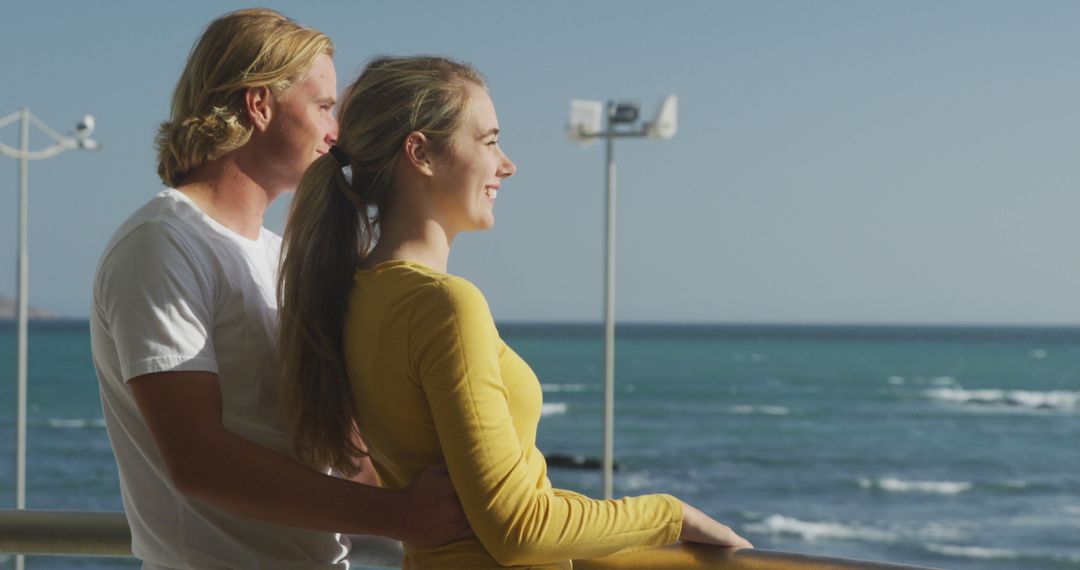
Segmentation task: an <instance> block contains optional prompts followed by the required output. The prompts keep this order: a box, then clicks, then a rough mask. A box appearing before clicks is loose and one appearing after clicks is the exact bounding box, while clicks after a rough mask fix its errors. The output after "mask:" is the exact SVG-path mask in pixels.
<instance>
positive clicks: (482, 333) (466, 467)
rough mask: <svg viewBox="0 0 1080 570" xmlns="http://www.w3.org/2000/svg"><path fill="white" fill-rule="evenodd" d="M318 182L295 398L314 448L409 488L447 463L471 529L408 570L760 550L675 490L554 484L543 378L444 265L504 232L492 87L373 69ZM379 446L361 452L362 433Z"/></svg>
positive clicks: (342, 465)
mask: <svg viewBox="0 0 1080 570" xmlns="http://www.w3.org/2000/svg"><path fill="white" fill-rule="evenodd" d="M339 123H340V131H339V135H338V141H337V143H336V145H335V146H334V147H333V148H332V149H331V152H330V153H328V155H327V156H324V157H322V158H320V159H318V160H316V161H315V163H314V164H313V165H312V167H311V168H310V169H308V171H307V173H306V174H305V176H304V179H303V181H302V182H301V185H300V188H299V189H298V191H297V195H296V198H295V200H294V202H293V209H292V212H291V214H290V217H289V221H288V224H287V227H286V230H285V249H286V251H287V255H286V257H285V261H284V262H283V265H282V272H281V276H280V282H279V294H280V296H281V298H280V301H281V334H280V343H279V347H280V350H281V355H282V358H283V359H284V366H285V376H284V379H285V385H284V389H285V393H284V395H283V402H284V403H285V406H286V416H287V421H288V424H289V426H290V427H291V429H292V433H293V434H294V438H295V440H294V443H295V445H296V448H297V452H298V454H299V455H300V457H302V458H304V459H306V460H308V461H310V462H311V463H313V464H315V465H317V466H319V467H325V466H332V467H334V468H337V469H338V470H340V471H343V472H347V473H351V472H354V471H355V470H356V469H358V468H359V466H360V462H361V460H362V459H364V457H365V456H370V458H371V459H372V460H373V463H374V465H375V469H376V471H377V472H378V474H379V476H380V479H381V480H382V481H383V483H384V484H386V485H387V486H389V487H391V488H398V487H404V486H406V485H408V484H409V483H410V482H411V481H412V480H413V479H414V478H416V477H417V476H418V475H419V474H420V473H421V472H422V470H423V468H424V466H426V465H428V464H430V463H432V462H436V461H440V460H442V461H445V463H446V465H447V468H448V469H449V473H450V478H451V480H452V481H453V483H454V486H455V488H456V489H457V492H458V497H459V498H460V500H461V502H462V506H463V507H464V510H465V513H466V516H467V517H468V519H469V522H470V524H471V525H472V528H473V530H474V532H475V534H476V536H475V538H470V539H466V540H462V541H458V542H454V543H451V544H449V545H446V546H443V547H438V548H420V547H418V546H416V545H412V544H408V543H406V545H405V552H406V558H405V567H406V568H493V567H502V566H515V565H528V566H530V567H544V568H570V567H571V566H572V565H571V562H570V560H571V559H574V558H590V557H599V556H604V555H608V554H612V553H616V552H621V551H626V550H630V549H638V548H645V547H651V546H661V545H667V544H671V543H674V542H676V541H678V540H680V539H681V540H687V541H699V542H706V543H712V544H719V545H727V546H749V543H748V542H746V541H745V540H744V539H742V538H741V537H739V536H738V535H736V534H735V533H734V532H732V530H731V529H730V528H728V527H727V526H724V525H722V524H720V523H718V522H716V521H714V520H712V519H710V518H709V517H707V516H705V515H703V514H702V513H701V512H700V511H698V510H696V509H694V508H692V507H690V506H688V505H686V504H684V503H682V502H681V501H679V500H678V499H676V498H674V497H672V496H669V495H649V496H641V497H630V498H624V499H620V500H617V501H598V500H592V499H589V498H587V497H584V496H582V495H579V494H576V493H572V492H569V491H563V490H559V489H553V488H552V487H551V484H550V482H549V481H548V479H547V476H546V471H547V470H546V464H545V461H544V457H543V455H542V454H541V453H540V451H539V450H537V448H536V445H535V437H536V427H537V422H538V421H539V419H540V401H541V393H540V384H539V382H538V381H537V378H536V376H535V375H534V374H533V372H532V370H531V369H530V368H529V366H528V365H527V364H526V363H525V362H524V361H523V360H522V359H521V358H520V357H518V356H517V355H516V354H515V353H514V352H513V350H511V349H510V348H509V347H508V346H507V345H506V344H505V343H503V342H502V340H501V339H500V338H499V333H498V331H497V330H496V328H495V324H494V322H493V320H492V317H491V313H490V311H489V310H488V307H487V304H486V302H485V301H484V297H483V295H482V294H481V293H480V291H479V290H478V289H477V288H476V287H475V286H473V285H472V284H471V283H469V282H468V281H466V280H465V279H462V278H460V277H456V276H454V275H451V274H449V273H448V272H447V259H448V256H449V254H450V248H451V245H452V244H453V241H454V238H455V236H457V235H458V234H459V233H461V232H467V231H477V230H485V229H488V228H491V227H492V225H493V224H494V223H495V214H494V208H495V201H496V199H497V195H498V192H499V190H500V188H501V185H502V183H503V181H504V180H505V179H507V178H509V177H510V176H512V175H513V174H514V171H515V169H516V167H515V166H514V163H513V162H511V161H510V159H509V158H508V157H507V156H506V155H505V154H504V153H503V151H502V150H501V149H500V147H499V123H498V120H497V118H496V114H495V107H494V105H493V104H492V101H491V98H490V97H489V96H488V93H487V90H486V88H485V86H484V81H483V78H482V77H481V76H480V74H479V73H478V72H477V71H475V70H474V69H473V68H471V67H469V66H467V65H464V64H461V63H457V62H454V61H450V60H447V59H443V58H436V57H415V58H382V59H377V60H375V61H373V62H371V63H370V64H369V65H368V66H367V67H366V68H365V69H364V71H363V73H362V74H361V75H360V77H359V79H357V81H356V83H355V84H353V85H352V86H351V87H350V88H349V89H348V90H347V92H346V95H345V96H344V101H343V106H342V108H341V112H340V113H339ZM357 429H358V430H359V433H362V434H363V436H364V440H365V441H366V443H367V445H369V446H370V447H369V448H366V449H363V448H362V445H363V444H361V443H359V441H360V440H359V436H358V433H357V432H356V430H357Z"/></svg>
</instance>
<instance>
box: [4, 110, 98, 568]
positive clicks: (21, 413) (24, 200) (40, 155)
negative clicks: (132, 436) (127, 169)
mask: <svg viewBox="0 0 1080 570" xmlns="http://www.w3.org/2000/svg"><path fill="white" fill-rule="evenodd" d="M16 120H18V121H19V127H20V136H19V148H17V149H16V148H12V147H9V146H7V145H5V144H3V143H0V153H2V154H4V155H5V156H10V157H12V158H14V159H16V160H18V161H19V207H18V209H19V223H18V227H19V230H18V232H19V245H18V252H19V253H18V259H19V261H18V275H17V277H16V281H17V287H16V294H15V295H16V299H17V300H16V305H17V309H16V311H17V314H18V325H17V329H18V333H17V334H18V349H17V354H18V356H17V360H18V364H17V369H18V372H17V386H18V388H17V395H16V403H15V407H16V411H15V508H16V509H20V510H21V509H25V508H26V345H27V317H28V308H29V302H28V297H29V284H30V278H29V254H28V250H27V244H26V242H27V230H28V223H29V207H28V194H27V184H28V177H29V170H30V164H29V162H30V161H31V160H40V159H44V158H50V157H53V156H56V155H58V154H60V153H61V152H64V151H65V150H68V149H73V148H74V149H81V150H97V149H98V148H99V145H98V143H97V141H96V140H94V139H92V138H90V134H91V133H92V132H93V131H94V118H93V117H92V116H90V115H86V116H85V117H83V120H82V121H80V122H79V123H77V124H76V125H75V129H74V132H72V134H71V135H70V136H65V135H61V134H60V133H57V132H56V131H54V130H52V129H51V128H49V126H48V125H46V124H45V123H44V122H42V121H41V119H38V118H37V117H35V116H34V115H32V114H31V113H30V110H29V109H27V108H26V107H23V108H22V109H20V110H18V111H16V112H14V113H12V114H10V115H8V116H6V117H4V118H2V119H0V127H5V126H7V125H9V124H11V123H13V122H15V121H16ZM31 123H33V124H34V126H36V127H37V128H38V129H39V130H41V131H42V132H43V133H45V134H46V135H47V136H48V137H49V138H51V139H53V141H55V142H54V144H53V145H52V146H50V147H47V148H44V149H42V150H37V151H31V150H30V124H31ZM15 567H16V568H17V569H19V570H21V569H22V567H23V557H22V556H19V557H17V558H16V561H15Z"/></svg>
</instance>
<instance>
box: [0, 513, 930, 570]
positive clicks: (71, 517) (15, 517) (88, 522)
mask: <svg viewBox="0 0 1080 570" xmlns="http://www.w3.org/2000/svg"><path fill="white" fill-rule="evenodd" d="M352 538H353V554H352V555H351V556H350V557H349V559H350V560H351V561H352V562H353V563H355V564H357V565H361V566H374V567H379V568H397V567H399V565H400V564H401V548H400V546H399V545H398V543H397V542H396V541H392V540H389V539H384V538H378V537H370V536H354V537H352ZM0 553H6V554H25V555H50V556H117V557H130V556H131V531H130V530H128V526H127V519H125V518H124V513H121V512H89V511H81V512H80V511H31V510H7V509H0ZM668 567H678V568H680V569H686V570H692V569H699V570H932V569H928V568H926V567H924V566H906V565H902V564H886V563H882V562H867V561H862V560H850V559H842V558H826V557H823V556H809V555H804V554H791V553H787V552H775V551H768V550H746V549H743V550H736V549H731V548H717V547H712V546H706V545H700V544H676V545H672V546H666V547H663V548H650V549H646V550H639V551H636V552H631V553H628V554H620V555H615V556H608V557H606V558H598V559H593V560H575V561H574V568H575V570H609V569H615V568H618V569H620V570H628V569H630V570H634V569H638V570H655V569H657V568H668Z"/></svg>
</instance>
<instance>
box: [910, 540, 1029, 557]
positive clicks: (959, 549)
mask: <svg viewBox="0 0 1080 570" xmlns="http://www.w3.org/2000/svg"><path fill="white" fill-rule="evenodd" d="M926 549H927V550H929V551H930V552H937V553H938V554H944V555H946V556H957V557H961V558H977V559H980V560H1006V559H1012V558H1019V557H1020V555H1019V554H1018V553H1017V552H1015V551H1013V550H1007V549H1004V548H986V547H983V546H955V545H951V544H934V543H928V544H927V545H926Z"/></svg>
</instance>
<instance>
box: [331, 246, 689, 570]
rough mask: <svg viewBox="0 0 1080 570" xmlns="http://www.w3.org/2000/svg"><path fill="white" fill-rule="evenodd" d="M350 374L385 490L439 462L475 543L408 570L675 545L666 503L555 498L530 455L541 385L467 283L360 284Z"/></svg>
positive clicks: (561, 561)
mask: <svg viewBox="0 0 1080 570" xmlns="http://www.w3.org/2000/svg"><path fill="white" fill-rule="evenodd" d="M344 345H345V346H344V348H345V360H346V367H347V370H348V374H349V380H350V382H351V383H352V389H353V396H354V397H355V399H356V405H357V412H358V414H359V418H358V422H359V427H360V429H361V431H362V433H363V434H364V439H365V441H366V442H367V444H368V446H369V447H370V453H371V458H372V460H373V463H374V464H375V469H376V471H377V473H378V475H379V477H380V479H381V480H382V482H383V484H385V485H386V486H388V487H390V488H401V487H405V486H407V485H408V484H409V483H410V482H411V481H412V480H413V479H414V478H416V477H417V476H418V475H419V474H420V473H421V472H422V471H423V470H424V469H425V468H426V467H428V466H430V465H432V464H433V463H437V462H440V461H445V462H446V465H447V467H448V468H449V471H450V479H451V481H452V482H453V484H454V488H455V489H456V490H457V493H458V497H459V499H460V500H461V504H462V507H463V508H464V510H465V515H466V517H468V519H469V523H470V524H471V525H472V528H473V531H474V532H475V534H476V538H474V539H469V540H463V541H459V542H454V543H451V544H449V545H446V546H442V547H439V548H431V549H420V548H416V547H413V546H411V545H409V544H406V545H405V562H404V565H405V568H496V567H503V566H514V565H527V566H531V567H542V568H560V569H566V568H572V564H571V562H570V560H571V559H574V558H579V559H580V558H593V557H599V556H604V555H608V554H613V553H616V552H623V551H626V550H630V549H637V548H645V547H651V546H662V545H667V544H672V543H674V542H675V541H676V540H677V539H678V536H679V532H680V530H681V527H682V505H681V503H679V501H678V500H677V499H675V498H674V497H672V496H670V495H646V496H641V497H630V498H623V499H619V500H605V501H600V500H593V499H589V498H587V497H585V496H582V495H579V494H576V493H572V492H569V491H563V490H559V489H552V488H551V482H550V481H549V480H548V478H547V464H546V462H545V461H544V456H543V455H542V454H541V453H540V451H539V450H538V449H537V448H536V426H537V422H538V421H539V420H540V409H541V403H542V401H541V400H542V393H541V390H540V383H539V381H538V380H537V378H536V375H535V374H534V373H533V371H532V369H530V368H529V366H528V364H526V363H525V361H524V360H522V359H521V357H519V356H518V355H517V354H515V353H514V351H513V350H511V349H510V348H509V347H508V346H507V345H506V344H505V343H504V342H503V341H502V339H500V338H499V334H498V331H497V330H496V329H495V323H494V321H493V320H492V317H491V312H490V310H489V309H488V306H487V302H486V301H485V300H484V296H483V295H482V294H481V293H480V291H479V290H478V289H477V288H476V287H475V286H473V285H472V284H471V283H469V282H468V281H466V280H465V279H462V278H460V277H455V276H452V275H448V274H445V273H442V272H438V271H435V270H433V269H430V268H428V267H426V266H424V265H421V264H418V263H413V262H409V261H391V262H387V263H383V264H380V265H378V266H376V267H374V268H373V269H371V270H359V271H357V273H356V276H355V281H354V287H353V292H352V295H351V297H350V299H349V309H348V313H347V316H346V320H345V337H344Z"/></svg>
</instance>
